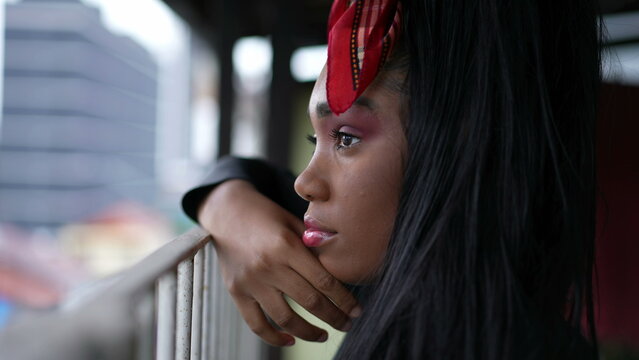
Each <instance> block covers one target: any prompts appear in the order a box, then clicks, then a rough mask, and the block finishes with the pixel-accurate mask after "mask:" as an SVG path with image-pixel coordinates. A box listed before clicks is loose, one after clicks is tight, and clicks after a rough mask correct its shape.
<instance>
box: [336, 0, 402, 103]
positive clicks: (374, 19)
mask: <svg viewBox="0 0 639 360" xmlns="http://www.w3.org/2000/svg"><path fill="white" fill-rule="evenodd" d="M400 13H401V5H400V3H399V1H398V0H335V2H333V6H332V8H331V14H330V16H329V18H328V74H327V80H326V94H327V97H328V105H329V106H330V108H331V110H332V111H333V113H335V114H336V115H339V114H341V113H343V112H345V111H346V110H348V108H350V107H351V105H353V102H355V100H356V99H357V98H358V97H359V96H360V95H361V94H362V93H363V92H364V90H366V88H367V87H368V85H370V83H371V82H373V80H374V79H375V76H376V75H377V73H378V72H379V69H380V68H381V67H382V65H384V62H385V61H386V58H387V57H388V54H390V52H391V51H392V49H393V44H394V43H395V39H396V38H397V34H398V32H399V28H400Z"/></svg>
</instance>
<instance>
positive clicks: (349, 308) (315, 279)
mask: <svg viewBox="0 0 639 360" xmlns="http://www.w3.org/2000/svg"><path fill="white" fill-rule="evenodd" d="M289 265H290V266H291V268H292V269H293V270H295V271H296V272H297V273H298V274H299V275H300V276H302V278H304V279H306V281H308V283H309V284H311V286H313V287H314V288H315V289H317V291H319V292H320V293H322V294H324V295H325V296H327V297H328V298H329V299H330V300H331V301H332V302H333V303H334V304H335V306H337V308H338V309H340V310H341V311H342V312H344V314H347V315H349V316H350V317H351V318H353V317H359V316H360V315H361V312H362V309H361V308H360V307H359V305H358V304H357V300H356V299H355V297H354V296H353V294H352V293H351V292H350V291H348V290H347V289H346V288H345V287H344V286H343V285H342V283H340V282H339V281H338V280H337V279H335V277H333V275H331V274H330V273H329V272H328V271H326V269H324V266H322V264H321V263H320V262H319V260H318V259H317V258H316V257H315V256H313V254H311V253H310V252H309V251H306V252H303V253H302V252H300V254H299V255H298V256H293V257H291V258H290V259H289Z"/></svg>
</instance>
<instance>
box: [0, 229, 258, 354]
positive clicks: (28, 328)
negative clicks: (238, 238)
mask: <svg viewBox="0 0 639 360" xmlns="http://www.w3.org/2000/svg"><path fill="white" fill-rule="evenodd" d="M266 353H267V351H266V346H264V345H263V343H262V342H261V341H260V340H259V339H258V338H257V337H256V336H254V335H253V333H252V332H251V331H250V330H249V329H248V328H247V327H246V325H245V324H244V322H243V321H241V318H240V316H239V314H238V312H237V310H236V308H235V306H234V305H233V303H232V301H231V299H230V297H229V295H228V294H227V292H226V290H225V288H224V286H223V283H222V279H221V277H220V274H219V271H218V266H217V259H216V256H215V253H214V247H213V243H212V241H211V238H210V236H208V235H207V234H206V233H204V231H202V230H201V229H193V230H191V231H189V232H187V233H185V234H183V235H181V236H179V237H178V238H176V239H175V240H173V241H171V242H170V243H168V244H166V245H164V246H163V247H162V248H160V249H158V250H157V251H156V252H154V253H153V254H151V255H149V256H148V257H147V258H145V259H144V260H142V261H140V262H139V263H137V264H136V265H134V266H133V267H131V268H129V269H127V270H125V271H124V272H122V273H120V274H119V275H117V276H116V277H114V278H113V279H112V280H111V281H110V282H109V283H108V285H105V286H103V287H102V288H101V289H98V290H96V291H92V292H91V293H90V294H89V295H87V296H85V297H83V299H82V300H81V301H78V302H76V303H75V304H68V305H67V306H63V307H61V308H60V309H59V310H58V311H55V312H53V313H48V314H46V315H43V316H39V317H33V318H30V319H22V321H18V322H16V323H15V324H14V325H13V326H10V327H9V328H8V329H6V330H4V331H3V332H2V333H0V359H24V360H31V359H34V360H35V359H38V360H39V359H52V360H56V359H65V360H75V359H78V360H79V359H105V360H107V359H108V360H110V359H118V360H120V359H158V360H168V359H180V360H183V359H191V360H195V359H221V360H225V359H242V360H245V359H246V360H251V359H262V358H265V356H266Z"/></svg>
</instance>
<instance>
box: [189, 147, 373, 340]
mask: <svg viewBox="0 0 639 360" xmlns="http://www.w3.org/2000/svg"><path fill="white" fill-rule="evenodd" d="M214 170H216V171H214V172H213V175H211V176H209V178H208V180H209V181H212V184H211V185H205V186H202V187H199V188H196V189H194V190H192V191H190V192H189V193H187V195H185V197H184V199H183V206H184V208H185V211H186V212H187V214H189V215H190V216H192V217H195V218H196V219H197V220H198V222H199V223H200V224H201V225H202V226H203V227H204V228H205V229H206V230H207V231H209V232H210V233H211V234H212V235H213V238H214V243H215V247H216V250H217V254H218V257H219V260H220V267H221V271H222V276H223V279H224V282H225V284H226V286H227V288H228V289H229V292H230V293H231V295H232V297H233V299H234V301H235V303H236V305H237V307H238V309H239V311H240V313H241V314H242V316H243V318H244V320H245V321H246V323H247V324H248V325H249V326H250V328H251V329H252V330H253V331H254V332H255V333H256V334H257V335H259V336H260V337H261V338H262V339H264V340H265V341H266V342H268V343H270V344H273V345H279V346H284V345H290V344H292V343H293V342H294V339H293V338H292V337H291V336H290V335H287V334H286V333H284V332H281V331H278V330H276V329H275V328H274V327H273V326H271V324H270V323H269V322H268V321H267V318H266V316H268V317H270V318H271V319H272V320H273V321H274V322H275V323H276V324H278V325H279V326H280V327H281V328H282V329H283V330H285V331H286V332H288V333H289V334H291V335H294V336H297V337H300V338H302V339H305V340H310V341H323V340H325V338H326V333H325V332H324V331H323V330H321V329H319V328H317V327H315V326H313V325H311V324H309V323H308V322H306V321H305V320H304V319H302V318H301V317H300V316H298V315H297V314H296V313H295V312H294V311H293V310H291V308H290V307H289V306H288V304H287V303H286V301H285V300H284V298H283V294H286V295H287V296H289V297H290V298H292V299H293V300H295V302H297V303H299V304H300V305H301V306H303V307H304V308H306V309H307V310H308V311H310V312H311V313H313V314H314V315H315V316H317V317H318V318H320V319H322V320H324V321H326V322H327V323H328V324H330V325H331V326H333V327H334V328H336V329H341V330H347V329H348V328H349V327H350V319H349V316H348V315H347V314H351V313H352V314H353V315H357V314H358V312H359V311H360V310H359V308H358V306H357V303H356V300H355V299H354V297H353V296H352V294H351V293H350V292H349V291H348V290H347V289H345V288H344V287H343V286H342V285H341V283H340V282H339V281H337V280H336V279H335V278H334V277H333V276H332V275H330V274H329V273H328V272H327V271H326V270H325V269H324V268H323V267H322V265H321V264H320V263H319V261H318V260H317V258H316V257H315V256H313V254H312V253H311V252H310V251H309V250H308V249H307V248H306V247H305V246H304V245H303V244H302V241H301V240H300V237H301V233H302V232H303V231H304V225H303V223H302V221H301V219H300V217H301V216H302V215H303V213H304V211H305V207H306V204H305V203H304V201H302V200H301V199H299V198H298V197H297V196H296V195H295V193H294V191H293V187H292V184H293V181H294V177H293V176H292V175H290V174H288V175H286V172H284V171H281V170H277V169H275V168H273V167H272V166H270V165H268V164H266V163H264V162H261V161H257V160H247V159H234V158H225V159H223V160H222V161H221V162H220V163H218V165H216V168H215V169H214ZM225 180H226V181H225ZM198 198H199V200H198ZM202 198H203V199H202ZM298 199H299V200H298ZM273 200H275V201H277V202H278V203H280V204H282V205H284V206H285V207H286V209H284V208H283V207H282V206H280V205H278V204H277V203H275V202H274V201H273ZM193 207H195V208H196V210H195V211H193V210H194V209H193ZM292 212H294V213H295V215H293V213H292ZM193 215H195V216H193Z"/></svg>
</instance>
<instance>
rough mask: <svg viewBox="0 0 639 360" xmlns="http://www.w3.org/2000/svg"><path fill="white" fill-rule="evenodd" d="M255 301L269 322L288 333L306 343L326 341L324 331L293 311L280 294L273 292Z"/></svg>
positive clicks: (326, 336)
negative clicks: (269, 319)
mask: <svg viewBox="0 0 639 360" xmlns="http://www.w3.org/2000/svg"><path fill="white" fill-rule="evenodd" d="M256 300H257V301H258V302H259V303H260V306H262V309H263V310H264V312H265V313H266V314H267V315H268V316H269V317H270V318H271V320H273V322H274V323H275V324H277V325H278V326H279V327H281V328H282V329H284V330H285V331H287V332H288V333H290V334H292V335H294V336H297V337H299V338H300V339H304V340H306V341H317V342H323V341H326V339H328V334H327V333H326V331H324V330H322V329H320V328H318V327H317V326H315V325H312V324H310V323H309V322H308V321H306V320H304V319H303V318H302V317H301V316H299V315H298V314H297V313H296V312H295V311H293V309H291V306H290V305H289V304H288V303H287V302H286V300H284V297H283V296H282V294H281V293H279V292H276V291H273V292H272V293H271V294H269V295H267V296H265V297H263V298H258V299H256Z"/></svg>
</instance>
